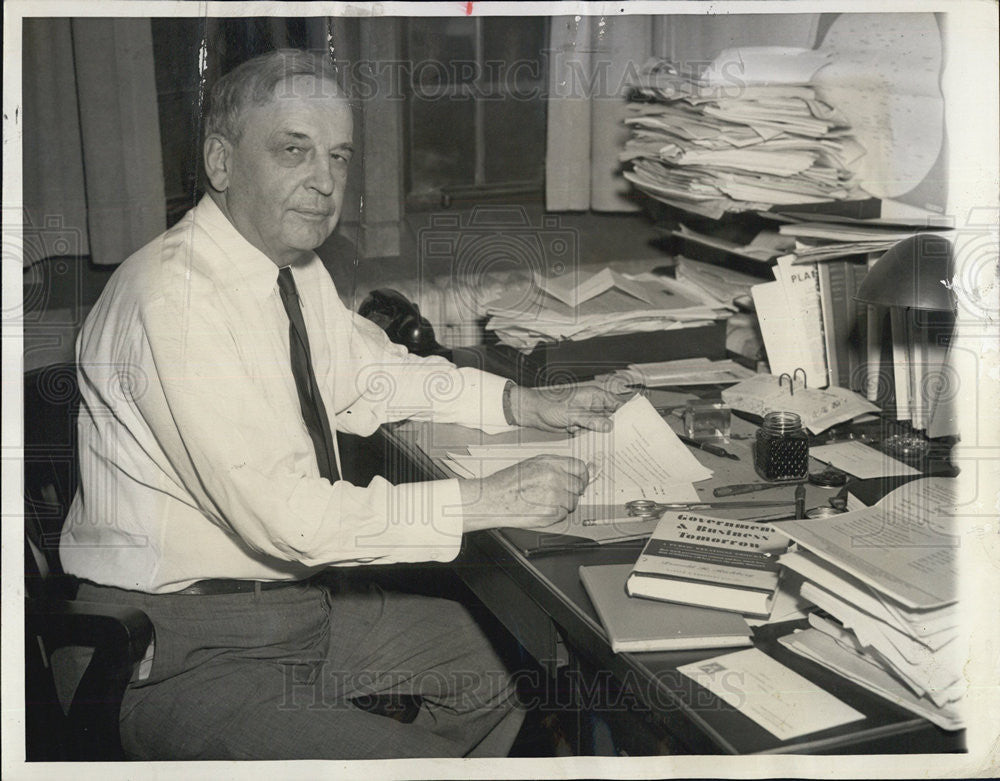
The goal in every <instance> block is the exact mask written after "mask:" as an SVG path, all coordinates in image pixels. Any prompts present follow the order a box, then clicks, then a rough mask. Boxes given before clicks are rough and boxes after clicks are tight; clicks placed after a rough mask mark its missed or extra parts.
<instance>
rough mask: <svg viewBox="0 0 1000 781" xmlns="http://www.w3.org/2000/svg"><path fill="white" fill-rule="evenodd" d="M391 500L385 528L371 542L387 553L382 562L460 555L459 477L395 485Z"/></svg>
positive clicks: (360, 548)
mask: <svg viewBox="0 0 1000 781" xmlns="http://www.w3.org/2000/svg"><path fill="white" fill-rule="evenodd" d="M388 502H389V506H388V508H387V509H388V512H387V514H386V515H387V521H388V524H387V526H386V529H385V530H384V531H383V532H381V533H380V534H379V535H378V536H377V538H376V539H375V540H373V541H372V542H373V547H375V548H377V549H379V552H380V553H384V554H385V555H383V557H382V558H381V559H380V563H390V562H416V561H442V562H444V561H451V560H452V559H454V558H455V557H456V556H457V555H458V553H459V551H460V550H461V549H462V532H463V531H464V525H465V524H464V519H463V516H462V494H461V489H460V488H459V485H458V480H457V479H451V480H429V481H425V482H417V483H405V484H402V485H397V486H393V487H392V488H391V489H390V490H389V495H388ZM359 552H360V553H362V554H363V553H364V542H363V541H361V544H360V545H359Z"/></svg>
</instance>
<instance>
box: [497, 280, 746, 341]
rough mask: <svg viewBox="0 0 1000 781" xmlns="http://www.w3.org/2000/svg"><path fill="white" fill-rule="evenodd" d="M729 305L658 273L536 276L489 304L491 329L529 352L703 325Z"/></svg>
mask: <svg viewBox="0 0 1000 781" xmlns="http://www.w3.org/2000/svg"><path fill="white" fill-rule="evenodd" d="M728 308H729V307H728V305H727V304H726V303H724V302H722V301H719V300H718V299H716V298H715V297H713V296H712V295H710V294H709V293H707V292H705V291H704V290H702V289H701V288H697V287H694V286H692V285H688V284H686V283H684V282H680V281H677V280H674V279H669V278H667V277H661V276H658V275H654V274H640V275H636V276H634V277H629V276H626V275H624V274H618V273H616V272H614V271H611V270H610V269H604V270H603V271H600V272H598V273H597V274H595V275H593V276H591V277H588V278H584V279H582V280H581V279H579V278H577V277H576V276H575V275H573V274H567V275H564V276H562V277H552V278H545V277H542V276H541V275H536V277H535V280H534V285H533V286H532V287H531V288H530V289H529V290H528V291H527V292H525V291H524V290H520V289H513V290H510V291H509V292H508V293H506V294H505V295H502V296H500V297H499V298H497V299H495V300H493V301H491V302H490V303H489V304H487V305H486V311H487V313H488V315H489V316H490V319H489V321H488V322H487V324H486V328H487V330H490V331H494V332H496V334H497V338H498V339H499V340H500V341H501V342H502V343H504V344H507V345H510V346H512V347H516V348H517V349H519V350H523V351H525V352H528V351H531V350H532V349H534V348H535V347H536V346H537V345H538V344H551V343H555V342H559V341H563V340H580V339H590V338H592V337H595V336H613V335H618V334H627V333H636V332H643V331H664V330H670V329H674V328H685V327H689V326H694V325H702V324H704V323H706V322H709V321H713V320H717V319H719V318H721V317H724V316H726V315H727V313H728Z"/></svg>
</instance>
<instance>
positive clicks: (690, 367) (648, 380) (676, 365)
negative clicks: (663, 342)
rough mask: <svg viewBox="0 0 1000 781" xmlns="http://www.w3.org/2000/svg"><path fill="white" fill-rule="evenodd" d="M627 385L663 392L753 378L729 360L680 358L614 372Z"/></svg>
mask: <svg viewBox="0 0 1000 781" xmlns="http://www.w3.org/2000/svg"><path fill="white" fill-rule="evenodd" d="M617 374H618V376H619V377H622V378H623V379H624V380H625V384H626V385H636V386H638V385H641V386H643V387H646V388H665V387H668V386H675V385H676V386H681V385H732V384H734V383H737V382H740V381H742V380H745V379H747V378H748V377H753V376H754V375H755V372H753V371H752V370H750V369H748V368H746V367H745V366H741V365H740V364H738V363H736V361H732V360H729V359H725V360H720V361H710V360H709V359H708V358H683V359H680V360H676V361H654V362H651V363H630V364H629V365H628V368H627V369H623V370H621V371H619V372H617Z"/></svg>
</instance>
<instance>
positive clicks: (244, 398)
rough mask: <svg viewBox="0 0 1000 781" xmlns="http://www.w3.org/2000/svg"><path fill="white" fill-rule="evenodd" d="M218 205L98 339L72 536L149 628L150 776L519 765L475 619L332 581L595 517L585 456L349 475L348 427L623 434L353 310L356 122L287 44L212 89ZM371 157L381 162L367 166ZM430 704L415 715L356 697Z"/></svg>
mask: <svg viewBox="0 0 1000 781" xmlns="http://www.w3.org/2000/svg"><path fill="white" fill-rule="evenodd" d="M206 131H207V132H206V139H205V143H204V161H205V170H206V173H207V178H208V182H209V184H210V188H211V189H210V192H209V194H208V195H207V196H206V197H205V198H204V199H203V200H202V201H201V202H200V203H199V204H198V206H197V207H195V208H194V209H193V210H192V211H191V212H189V213H188V214H187V215H186V216H185V217H184V219H182V220H181V221H180V222H179V223H178V224H177V225H176V226H175V227H173V228H172V229H170V230H168V231H167V232H166V233H165V234H163V235H162V236H160V237H159V238H157V239H155V240H154V241H153V242H152V243H150V244H149V245H147V246H146V247H144V248H143V249H141V250H140V251H139V252H137V253H136V254H135V255H133V256H132V257H130V258H129V259H128V260H126V261H125V262H124V263H123V264H122V266H121V267H120V268H119V269H118V270H117V271H116V273H115V274H114V276H113V277H112V279H111V280H110V282H109V283H108V286H107V288H106V290H105V291H104V293H103V295H102V296H101V299H100V300H99V302H98V303H97V305H96V306H95V307H94V309H93V311H92V313H91V315H90V317H89V318H88V320H87V322H86V324H85V326H84V328H83V331H82V332H81V335H80V339H79V344H78V361H79V376H80V386H81V391H82V396H83V403H82V405H81V413H80V422H79V435H80V461H81V488H80V491H79V493H78V495H77V497H76V500H75V501H74V504H73V507H72V508H71V511H70V515H69V518H68V519H67V523H66V526H65V529H64V532H63V539H62V545H61V555H62V560H63V563H64V567H65V569H66V570H67V571H68V572H69V573H71V574H74V575H76V576H78V577H79V578H81V579H82V581H83V582H82V584H81V587H80V597H81V598H85V599H90V600H105V601H113V602H119V603H124V604H128V605H133V606H136V607H138V608H140V609H142V610H144V611H145V612H146V613H147V614H148V615H149V616H150V618H151V620H152V622H153V625H154V629H155V637H154V642H153V644H152V645H151V647H150V649H149V652H148V653H147V656H146V659H145V660H144V662H143V663H142V664H141V665H139V667H138V669H137V670H136V673H135V675H134V676H133V679H132V681H131V682H130V684H129V689H128V691H127V693H126V696H125V700H124V702H123V706H122V712H121V727H122V740H123V743H124V746H125V749H126V751H127V753H128V754H129V755H131V756H133V757H136V758H148V759H185V758H240V759H243V758H306V757H309V758H323V757H327V758H342V759H350V758H383V757H406V756H463V755H473V756H474V755H504V754H506V751H507V749H508V748H509V746H510V744H511V742H512V741H513V738H514V735H515V734H516V732H517V729H518V726H519V724H520V719H521V715H522V714H521V711H520V710H519V708H518V707H517V703H516V698H515V696H514V692H513V690H512V685H511V682H510V678H509V676H508V674H507V673H506V671H505V669H504V667H503V665H502V663H501V661H500V659H499V657H498V656H497V655H496V654H495V653H494V651H493V650H492V648H491V646H490V644H489V643H488V641H487V640H486V638H485V636H484V635H483V633H482V632H481V630H480V629H479V628H478V627H477V625H476V624H475V622H474V621H473V620H472V619H471V617H470V616H469V615H468V614H467V612H466V611H465V610H464V608H462V607H460V606H459V605H458V604H457V603H453V602H451V601H447V600H442V599H432V598H427V597H421V596H415V595H406V594H397V593H387V592H383V591H380V590H378V589H375V588H371V589H368V590H361V591H359V590H357V589H353V590H343V591H337V590H336V589H331V588H328V587H326V586H323V585H320V584H318V583H317V582H316V581H317V579H316V578H314V577H313V576H314V575H316V574H317V573H319V572H321V571H323V570H324V569H326V568H329V567H331V566H333V565H336V566H348V565H350V566H356V565H374V564H381V563H395V562H415V561H448V560H450V559H451V558H453V557H454V556H455V555H456V554H457V552H458V550H459V546H460V543H461V536H462V533H463V532H465V531H471V530H475V529H483V528H489V527H493V526H527V525H537V524H538V523H539V522H542V521H545V520H552V521H554V520H557V519H559V518H561V517H563V516H564V515H565V514H566V513H567V512H568V511H571V510H572V509H573V507H574V506H575V503H576V500H577V497H578V495H579V493H580V492H581V491H582V490H583V488H584V486H585V485H586V483H587V480H588V475H587V468H586V466H585V465H584V464H583V463H582V462H580V461H577V460H575V459H569V458H558V457H543V458H536V459H534V460H533V461H532V462H531V463H530V464H529V466H528V468H521V469H517V468H512V469H508V470H504V471H502V472H500V473H497V474H496V475H494V476H492V477H488V478H485V479H483V480H443V481H436V482H427V483H418V484H410V485H398V486H393V485H390V484H389V483H387V482H386V481H384V480H382V479H381V478H376V479H374V480H373V481H372V482H371V484H370V485H368V486H355V485H351V484H349V483H347V482H346V481H344V480H342V479H340V463H339V455H338V452H337V448H336V440H335V439H334V435H333V433H332V432H335V431H338V430H343V431H348V432H352V433H355V434H362V435H367V434H371V433H372V432H373V431H374V430H375V428H376V427H377V426H378V425H379V424H381V423H382V422H385V421H388V420H393V419H400V418H404V417H419V418H427V419H434V420H440V421H451V422H458V423H463V424H466V425H472V426H477V427H479V428H481V429H483V430H486V431H490V430H499V429H500V428H503V427H506V426H508V425H511V424H519V425H530V426H536V427H541V428H546V429H550V430H551V429H567V430H575V429H578V428H592V429H598V430H604V429H606V428H608V427H609V426H610V422H609V420H608V418H607V415H608V413H609V412H610V411H612V410H613V409H614V407H615V406H616V403H617V402H616V400H615V399H614V398H613V397H611V396H609V395H607V394H605V393H603V392H602V391H598V390H593V389H592V390H581V391H579V392H578V393H577V394H576V395H575V397H574V399H573V404H572V405H567V404H566V403H565V402H562V403H556V402H554V401H551V400H548V399H546V397H545V396H544V395H543V394H540V393H538V392H536V391H533V390H529V389H522V388H518V387H515V386H513V384H512V383H509V382H506V381H505V380H503V379H501V378H498V377H495V376H492V375H489V374H485V373H482V372H479V371H475V370H472V369H456V368H455V367H453V366H452V365H451V364H449V363H447V362H445V361H443V360H441V359H420V358H416V357H414V356H410V355H408V354H406V352H405V351H404V350H402V349H401V348H399V347H397V346H396V345H393V344H391V343H390V342H388V340H387V339H386V338H385V336H384V335H383V334H382V332H381V331H379V330H378V328H377V327H375V326H374V325H372V324H371V323H369V322H368V321H366V320H364V319H362V318H359V317H357V316H356V315H354V314H353V313H351V312H350V311H348V310H347V309H345V307H344V306H343V305H342V304H341V301H340V299H339V298H338V295H337V292H336V290H335V289H334V287H333V284H332V282H331V280H330V278H329V276H328V274H327V273H326V271H325V269H324V268H323V266H322V264H321V262H320V261H319V260H318V258H317V257H316V255H315V254H314V253H313V249H314V248H315V247H317V246H318V245H319V244H321V243H322V242H323V241H324V240H325V239H326V238H327V237H328V236H329V235H330V233H331V231H333V229H334V227H335V226H336V224H337V220H338V218H339V216H340V212H341V206H342V200H343V194H344V186H345V181H346V177H347V169H348V162H349V160H350V158H351V153H352V149H351V141H352V132H353V130H352V120H351V111H350V107H349V105H348V103H347V101H346V100H345V99H344V97H343V95H342V93H341V92H340V91H339V90H338V88H337V85H336V82H335V80H334V75H333V73H332V72H331V71H330V70H329V65H328V63H326V62H324V59H323V58H320V57H314V56H311V55H307V54H305V53H302V52H291V51H282V52H273V53H271V54H268V55H265V56H263V57H259V58H257V59H255V60H252V61H250V62H248V63H245V64H243V65H241V66H240V67H238V68H236V69H235V70H234V71H233V72H232V73H230V74H228V75H227V76H226V77H224V78H223V79H221V80H220V81H219V82H218V84H217V85H216V86H215V88H214V89H213V92H212V95H211V106H210V109H209V113H208V117H207V128H206ZM372 154H377V152H375V151H373V152H372ZM382 693H403V694H408V695H419V697H420V700H419V701H420V702H421V703H422V704H421V707H420V709H419V712H418V713H417V714H416V717H415V718H414V719H413V720H412V721H411V722H410V723H405V720H397V719H393V718H387V717H386V716H384V715H378V714H377V713H374V712H371V711H370V710H367V709H361V708H359V707H358V706H357V703H358V702H359V698H364V697H366V696H368V695H373V694H382Z"/></svg>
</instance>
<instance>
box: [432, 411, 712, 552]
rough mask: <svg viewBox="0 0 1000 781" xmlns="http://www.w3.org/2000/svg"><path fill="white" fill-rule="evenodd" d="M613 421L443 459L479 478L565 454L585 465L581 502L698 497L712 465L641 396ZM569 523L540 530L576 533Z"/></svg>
mask: <svg viewBox="0 0 1000 781" xmlns="http://www.w3.org/2000/svg"><path fill="white" fill-rule="evenodd" d="M613 420H614V424H615V425H614V429H613V430H612V431H609V432H607V433H598V432H593V431H588V432H585V433H583V434H580V435H579V436H576V437H573V438H567V439H564V440H561V441H557V442H539V443H522V444H518V445H470V446H469V447H468V448H467V449H466V451H465V452H458V451H455V452H449V453H448V457H447V459H445V464H446V465H447V466H448V467H449V468H450V469H451V470H452V471H454V472H455V473H456V474H458V475H460V476H462V477H468V478H481V477H486V476H488V475H491V474H493V473H494V472H498V471H499V470H501V469H505V468H507V467H510V466H513V465H515V464H517V463H519V462H521V461H524V460H525V459H527V458H531V457H532V456H536V455H560V456H568V457H572V458H578V459H580V460H581V461H584V462H585V463H586V464H587V465H588V468H589V469H590V477H591V482H590V484H589V485H588V486H587V488H586V490H585V491H584V493H583V495H582V496H581V497H580V505H581V506H586V507H593V506H597V507H619V508H621V507H623V506H624V504H625V503H626V502H628V501H631V500H633V499H653V500H655V501H661V502H662V501H666V502H696V501H698V492H697V491H696V490H695V488H694V486H693V485H692V483H695V482H698V481H701V480H707V479H708V478H709V477H711V476H712V470H710V469H708V468H707V467H704V466H702V464H701V463H700V462H699V461H698V460H697V459H696V458H695V457H694V456H693V455H691V452H690V451H689V450H688V449H687V447H686V446H685V445H684V444H683V443H682V442H681V441H680V440H679V439H678V438H677V435H676V434H675V433H674V432H673V430H672V429H671V428H670V426H668V425H667V424H666V422H664V420H663V418H662V417H661V416H660V415H659V413H657V412H656V410H655V409H654V408H653V405H652V404H650V402H649V400H648V399H647V398H645V397H644V396H635V397H633V398H632V399H630V400H629V401H628V402H626V403H625V404H623V405H622V406H621V407H620V408H619V409H618V410H617V411H616V412H615V414H614V416H613ZM595 512H596V510H595ZM569 524H570V521H567V522H564V523H563V524H562V525H559V526H558V527H557V528H553V527H545V530H546V531H552V532H554V533H563V534H565V533H573V534H578V533H579V532H578V531H571V530H570V528H569ZM654 525H655V524H654ZM595 528H597V527H595ZM647 533H648V532H647Z"/></svg>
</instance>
